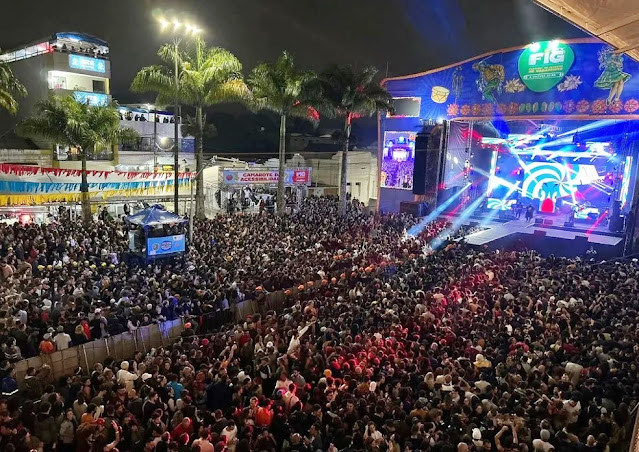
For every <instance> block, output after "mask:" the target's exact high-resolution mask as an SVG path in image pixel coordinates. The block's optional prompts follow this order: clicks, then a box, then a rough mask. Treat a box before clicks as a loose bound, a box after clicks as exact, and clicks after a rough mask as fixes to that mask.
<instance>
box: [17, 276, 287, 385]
mask: <svg viewBox="0 0 639 452" xmlns="http://www.w3.org/2000/svg"><path fill="white" fill-rule="evenodd" d="M290 291H291V294H293V293H297V291H298V289H297V288H295V289H290ZM285 300H286V295H285V292H284V291H277V292H271V293H268V294H264V295H263V296H262V297H260V298H259V299H255V300H247V301H243V302H241V303H237V304H234V305H232V306H231V307H230V308H229V310H227V311H226V312H223V311H221V310H216V311H212V312H210V313H207V314H204V315H203V316H201V322H200V332H202V333H208V332H210V331H211V330H213V329H216V328H219V327H220V326H221V325H222V324H224V323H228V322H229V321H230V322H235V321H240V320H243V319H246V318H247V317H248V316H249V315H252V314H255V313H260V314H262V315H264V314H265V313H266V312H268V311H271V310H273V311H278V310H280V309H281V308H282V307H283V306H284V303H285ZM182 331H184V321H183V320H182V319H181V318H180V319H176V320H171V321H167V322H161V323H155V324H152V325H147V326H143V327H140V328H138V329H137V330H135V331H133V332H126V333H121V334H117V335H114V336H109V337H107V338H105V339H98V340H95V341H91V342H87V343H86V344H83V345H77V346H74V347H69V348H68V349H66V350H60V351H57V352H54V353H51V354H49V355H39V356H34V357H32V358H27V359H23V360H21V361H18V362H16V363H15V364H14V367H15V370H16V380H17V381H18V385H19V386H22V384H23V383H24V377H25V375H26V374H27V369H28V368H29V367H33V368H35V369H39V368H41V367H42V365H43V364H48V365H49V366H50V367H51V374H50V375H49V378H50V379H53V380H54V381H57V379H59V378H60V377H64V376H67V375H72V374H73V373H74V372H75V371H76V369H77V368H78V367H81V368H82V369H83V371H84V372H85V373H86V374H89V373H90V372H91V371H92V370H93V368H94V366H95V364H96V363H102V362H104V361H105V360H106V359H107V358H113V359H115V360H125V359H130V358H132V357H133V356H134V355H135V353H136V352H137V351H142V352H145V353H146V352H148V351H149V350H151V349H152V348H157V347H163V346H166V345H170V344H172V343H173V342H175V341H176V340H177V339H178V338H179V337H180V334H181V333H182Z"/></svg>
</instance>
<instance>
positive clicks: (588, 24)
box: [535, 0, 639, 61]
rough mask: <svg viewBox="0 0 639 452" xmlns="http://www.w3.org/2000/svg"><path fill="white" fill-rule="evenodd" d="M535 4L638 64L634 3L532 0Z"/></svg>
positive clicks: (638, 12)
mask: <svg viewBox="0 0 639 452" xmlns="http://www.w3.org/2000/svg"><path fill="white" fill-rule="evenodd" d="M535 2H536V3H537V4H539V5H540V6H542V7H543V8H546V9H548V10H549V11H551V12H553V13H555V14H556V15H558V16H559V17H561V18H562V19H564V20H566V21H568V22H570V23H572V24H574V25H575V26H577V27H579V28H581V29H582V30H585V31H587V32H588V33H590V34H591V35H593V36H595V37H597V38H599V39H601V40H602V41H604V42H606V43H608V44H610V45H612V46H613V47H615V48H616V49H617V50H618V51H619V52H625V53H626V54H627V55H628V56H630V57H631V58H634V59H635V60H637V61H639V2H638V1H637V0H599V1H596V2H593V1H584V0H535Z"/></svg>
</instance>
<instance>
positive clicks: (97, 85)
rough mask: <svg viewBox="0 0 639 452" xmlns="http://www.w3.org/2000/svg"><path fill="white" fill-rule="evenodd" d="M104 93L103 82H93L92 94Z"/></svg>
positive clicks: (104, 85)
mask: <svg viewBox="0 0 639 452" xmlns="http://www.w3.org/2000/svg"><path fill="white" fill-rule="evenodd" d="M105 91H106V84H105V83H104V80H93V92H94V93H104V92H105Z"/></svg>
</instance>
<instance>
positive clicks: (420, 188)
mask: <svg viewBox="0 0 639 452" xmlns="http://www.w3.org/2000/svg"><path fill="white" fill-rule="evenodd" d="M438 163H439V140H437V139H434V138H433V136H432V135H429V134H426V133H418V134H417V136H416V137H415V167H414V168H413V194H415V195H426V194H431V195H435V194H436V193H437V184H438V179H439V177H438Z"/></svg>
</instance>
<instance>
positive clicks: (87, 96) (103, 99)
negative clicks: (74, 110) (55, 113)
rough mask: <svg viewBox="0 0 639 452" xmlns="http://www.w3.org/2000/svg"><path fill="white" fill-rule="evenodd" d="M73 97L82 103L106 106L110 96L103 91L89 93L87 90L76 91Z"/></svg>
mask: <svg viewBox="0 0 639 452" xmlns="http://www.w3.org/2000/svg"><path fill="white" fill-rule="evenodd" d="M73 98H74V99H75V100H76V102H79V103H81V104H89V105H91V106H93V107H104V106H105V105H107V104H108V103H109V96H107V95H106V94H101V93H87V92H85V91H74V92H73Z"/></svg>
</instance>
